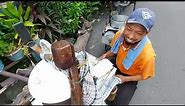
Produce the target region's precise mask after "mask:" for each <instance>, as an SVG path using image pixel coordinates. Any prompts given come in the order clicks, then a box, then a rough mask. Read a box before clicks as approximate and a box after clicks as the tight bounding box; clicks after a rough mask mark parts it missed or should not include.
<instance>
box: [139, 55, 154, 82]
mask: <svg viewBox="0 0 185 106" xmlns="http://www.w3.org/2000/svg"><path fill="white" fill-rule="evenodd" d="M142 69H143V70H142V77H143V79H144V80H145V79H147V78H150V77H154V76H155V56H153V57H151V58H150V59H149V60H148V61H147V62H146V64H145V65H144V67H143V68H142Z"/></svg>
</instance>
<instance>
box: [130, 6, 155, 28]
mask: <svg viewBox="0 0 185 106" xmlns="http://www.w3.org/2000/svg"><path fill="white" fill-rule="evenodd" d="M154 19H155V13H154V12H153V11H151V10H150V9H148V8H137V9H136V10H134V11H133V12H132V14H131V15H130V16H129V18H128V20H127V23H138V24H141V25H143V26H144V27H145V28H146V29H147V31H149V30H150V29H151V28H152V27H153V25H154Z"/></svg>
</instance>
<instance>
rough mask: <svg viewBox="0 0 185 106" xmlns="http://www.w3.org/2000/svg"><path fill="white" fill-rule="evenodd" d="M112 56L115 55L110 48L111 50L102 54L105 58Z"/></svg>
mask: <svg viewBox="0 0 185 106" xmlns="http://www.w3.org/2000/svg"><path fill="white" fill-rule="evenodd" d="M112 56H114V53H112V52H111V51H110V50H109V51H107V52H106V53H105V54H103V55H102V56H101V59H103V58H110V57H112Z"/></svg>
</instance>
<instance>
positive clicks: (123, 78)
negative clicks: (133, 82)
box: [116, 74, 126, 83]
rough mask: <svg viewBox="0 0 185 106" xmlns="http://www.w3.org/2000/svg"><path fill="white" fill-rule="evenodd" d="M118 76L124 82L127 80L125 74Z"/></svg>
mask: <svg viewBox="0 0 185 106" xmlns="http://www.w3.org/2000/svg"><path fill="white" fill-rule="evenodd" d="M116 77H118V78H120V79H121V81H122V83H124V82H126V76H123V75H119V74H118V75H116Z"/></svg>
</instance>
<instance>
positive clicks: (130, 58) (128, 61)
mask: <svg viewBox="0 0 185 106" xmlns="http://www.w3.org/2000/svg"><path fill="white" fill-rule="evenodd" d="M147 39H148V37H147V36H145V37H144V38H143V39H142V40H141V41H140V42H139V44H138V46H137V47H135V48H132V49H129V51H128V54H127V57H126V58H125V59H124V60H123V62H122V64H123V66H124V68H125V69H126V70H128V69H129V68H130V67H131V65H132V64H133V62H134V61H135V59H136V58H137V56H138V55H139V54H140V52H141V51H142V49H143V48H144V46H145V43H146V40H147ZM122 42H123V37H122V36H121V37H120V38H119V39H118V40H117V41H116V42H115V44H114V46H113V47H112V48H111V52H113V53H115V54H116V53H117V52H118V50H119V47H120V45H121V43H122Z"/></svg>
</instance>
